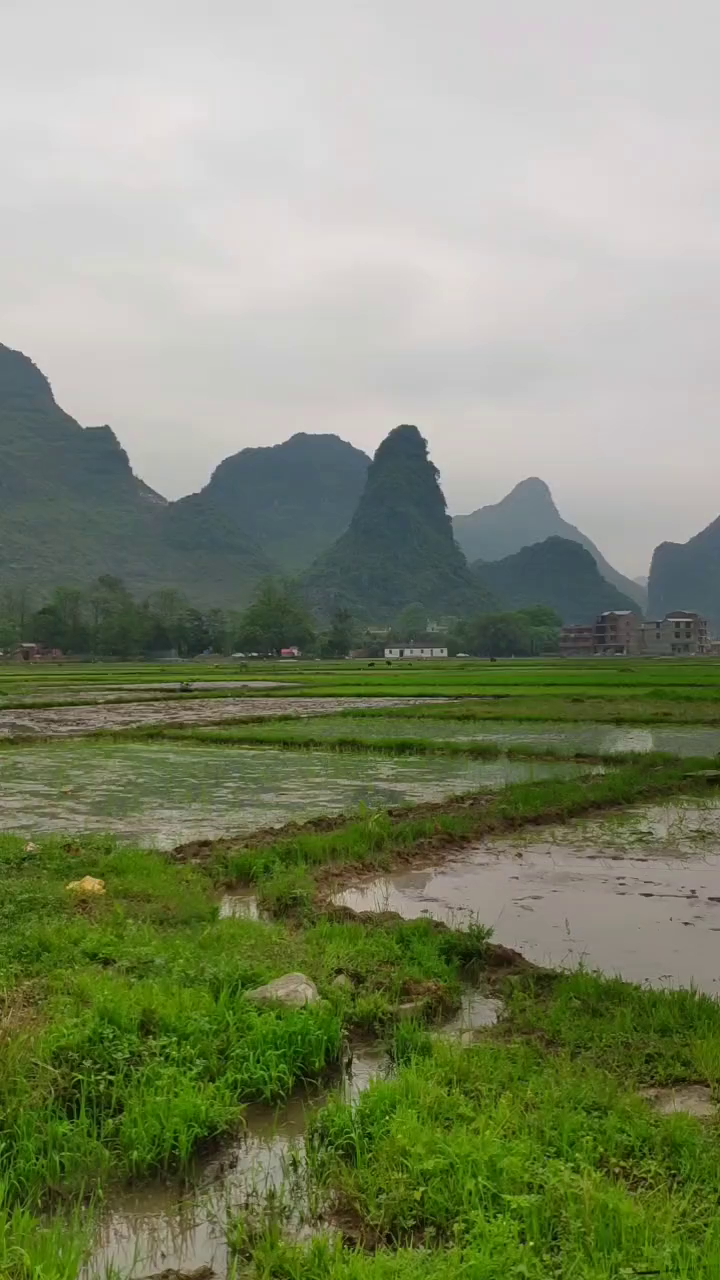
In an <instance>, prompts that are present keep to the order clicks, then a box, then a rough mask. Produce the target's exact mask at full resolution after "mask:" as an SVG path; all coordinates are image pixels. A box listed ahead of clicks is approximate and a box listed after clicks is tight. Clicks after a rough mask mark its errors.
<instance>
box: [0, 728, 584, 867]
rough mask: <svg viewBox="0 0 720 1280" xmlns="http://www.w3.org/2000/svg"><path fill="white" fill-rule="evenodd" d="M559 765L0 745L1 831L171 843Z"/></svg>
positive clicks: (416, 797)
mask: <svg viewBox="0 0 720 1280" xmlns="http://www.w3.org/2000/svg"><path fill="white" fill-rule="evenodd" d="M587 771H588V770H587V767H584V768H583V766H580V765H576V764H574V763H571V762H566V763H555V762H550V763H541V762H537V763H536V762H524V761H508V760H504V759H500V760H493V761H473V760H463V759H448V758H442V757H437V756H434V757H380V756H355V755H353V756H347V755H341V754H338V753H330V752H328V753H325V752H312V753H305V752H288V751H281V750H280V751H272V750H269V749H267V748H263V747H260V748H258V749H252V748H247V749H246V748H235V747H229V748H227V749H223V748H221V747H214V746H211V747H201V746H177V745H175V744H173V745H169V744H168V745H166V744H159V743H158V744H153V745H148V746H143V745H139V744H135V743H127V744H108V743H103V742H94V743H92V744H88V743H75V742H73V743H63V744H56V745H42V746H41V745H38V746H37V747H32V748H27V747H18V748H16V749H5V750H3V751H2V752H0V830H4V831H15V832H18V833H21V834H23V835H25V834H27V835H37V834H39V833H42V832H67V833H77V832H83V833H89V832H110V833H112V834H114V835H116V836H117V837H118V838H119V839H122V840H124V841H126V842H130V843H134V844H140V845H143V846H155V847H157V848H164V849H168V848H172V847H173V846H174V845H176V844H180V843H183V842H186V841H189V840H193V839H200V838H203V839H212V838H216V837H218V836H222V835H232V834H244V833H247V832H249V831H253V830H256V829H258V828H260V827H266V826H282V825H283V824H284V823H286V822H289V821H302V820H305V819H308V818H312V817H317V816H318V815H321V814H338V813H346V812H349V811H357V810H359V809H362V808H363V807H367V808H371V809H375V808H386V807H388V806H393V805H398V804H403V803H418V802H420V801H423V800H442V799H444V798H445V797H447V796H451V795H457V794H459V793H461V792H465V791H472V790H476V789H477V788H480V787H490V788H494V787H502V786H504V785H505V783H507V782H517V781H524V780H526V779H538V778H550V777H553V778H554V777H568V776H574V775H575V774H577V773H579V772H587Z"/></svg>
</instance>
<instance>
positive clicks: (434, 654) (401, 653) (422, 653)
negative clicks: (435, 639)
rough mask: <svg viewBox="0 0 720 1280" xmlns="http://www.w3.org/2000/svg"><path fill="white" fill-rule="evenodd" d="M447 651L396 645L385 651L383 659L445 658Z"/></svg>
mask: <svg viewBox="0 0 720 1280" xmlns="http://www.w3.org/2000/svg"><path fill="white" fill-rule="evenodd" d="M447 656H448V651H447V648H446V647H444V646H436V647H432V646H430V645H416V644H396V645H392V646H389V647H388V648H386V649H385V657H386V658H388V659H391V658H447Z"/></svg>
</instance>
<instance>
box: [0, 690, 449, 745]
mask: <svg viewBox="0 0 720 1280" xmlns="http://www.w3.org/2000/svg"><path fill="white" fill-rule="evenodd" d="M145 687H147V686H145ZM134 688H135V690H136V691H137V693H138V697H139V698H142V688H141V687H138V686H137V685H136V686H134ZM82 696H83V695H82V691H81V690H78V697H80V698H81V697H82ZM428 701H431V702H442V701H444V699H443V698H431V699H427V698H253V697H246V698H232V697H227V698H189V699H188V700H187V702H183V701H182V700H180V701H174V702H157V701H156V702H152V701H149V702H148V701H139V702H127V703H121V704H118V705H116V706H102V705H95V706H91V707H73V706H67V707H52V708H51V707H46V708H34V707H31V706H24V707H19V708H17V709H15V710H12V709H7V710H5V711H3V710H0V740H2V739H3V738H13V737H21V736H29V735H33V734H35V735H36V736H39V737H52V738H66V737H73V736H75V737H76V736H77V735H78V734H83V733H94V732H96V731H97V730H99V729H111V730H114V729H137V728H141V727H143V726H147V725H172V726H178V725H188V726H190V725H204V724H222V723H223V722H224V721H237V720H242V719H246V718H247V717H253V716H262V717H263V718H265V717H267V719H269V720H271V719H273V718H275V717H277V716H288V715H290V716H317V715H320V716H322V715H325V714H328V715H329V714H332V713H333V712H338V711H344V710H350V711H352V710H356V709H360V708H368V707H372V708H375V707H402V706H415V705H417V704H418V703H420V702H422V703H423V704H426V703H427V702H428Z"/></svg>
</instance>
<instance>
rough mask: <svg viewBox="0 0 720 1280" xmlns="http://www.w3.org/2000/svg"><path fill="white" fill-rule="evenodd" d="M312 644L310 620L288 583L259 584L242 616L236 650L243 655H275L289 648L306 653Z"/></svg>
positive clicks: (272, 581) (313, 634)
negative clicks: (293, 647)
mask: <svg viewBox="0 0 720 1280" xmlns="http://www.w3.org/2000/svg"><path fill="white" fill-rule="evenodd" d="M314 640H315V631H314V628H313V624H312V619H311V617H310V615H309V613H308V611H307V609H306V608H305V606H304V604H303V603H302V600H301V599H300V597H299V596H298V594H297V592H296V590H295V588H294V586H293V585H292V583H290V582H286V581H284V580H279V581H278V580H276V579H274V578H268V579H266V581H265V582H263V583H261V585H260V586H259V587H258V589H257V591H256V593H255V598H254V599H253V602H252V604H251V605H250V608H249V609H247V610H246V611H245V613H244V614H243V616H242V621H241V624H240V633H239V636H238V645H239V647H240V648H241V649H244V650H245V652H246V653H248V652H249V653H263V654H279V653H280V650H281V649H289V648H291V647H292V646H293V645H297V647H298V648H299V649H307V648H308V647H309V646H310V645H312V644H313V643H314Z"/></svg>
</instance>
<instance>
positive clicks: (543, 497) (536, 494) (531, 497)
mask: <svg viewBox="0 0 720 1280" xmlns="http://www.w3.org/2000/svg"><path fill="white" fill-rule="evenodd" d="M511 499H512V500H514V501H522V502H536V503H541V502H548V503H550V504H551V506H553V507H554V506H555V500H554V498H553V496H552V493H551V492H550V486H549V484H546V482H545V481H544V480H541V479H540V477H539V476H528V477H527V479H526V480H521V481H520V482H519V484H516V485H515V488H514V489H511V490H510V492H509V493H508V495H507V497H506V499H505V501H506V502H507V501H510V500H511Z"/></svg>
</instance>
